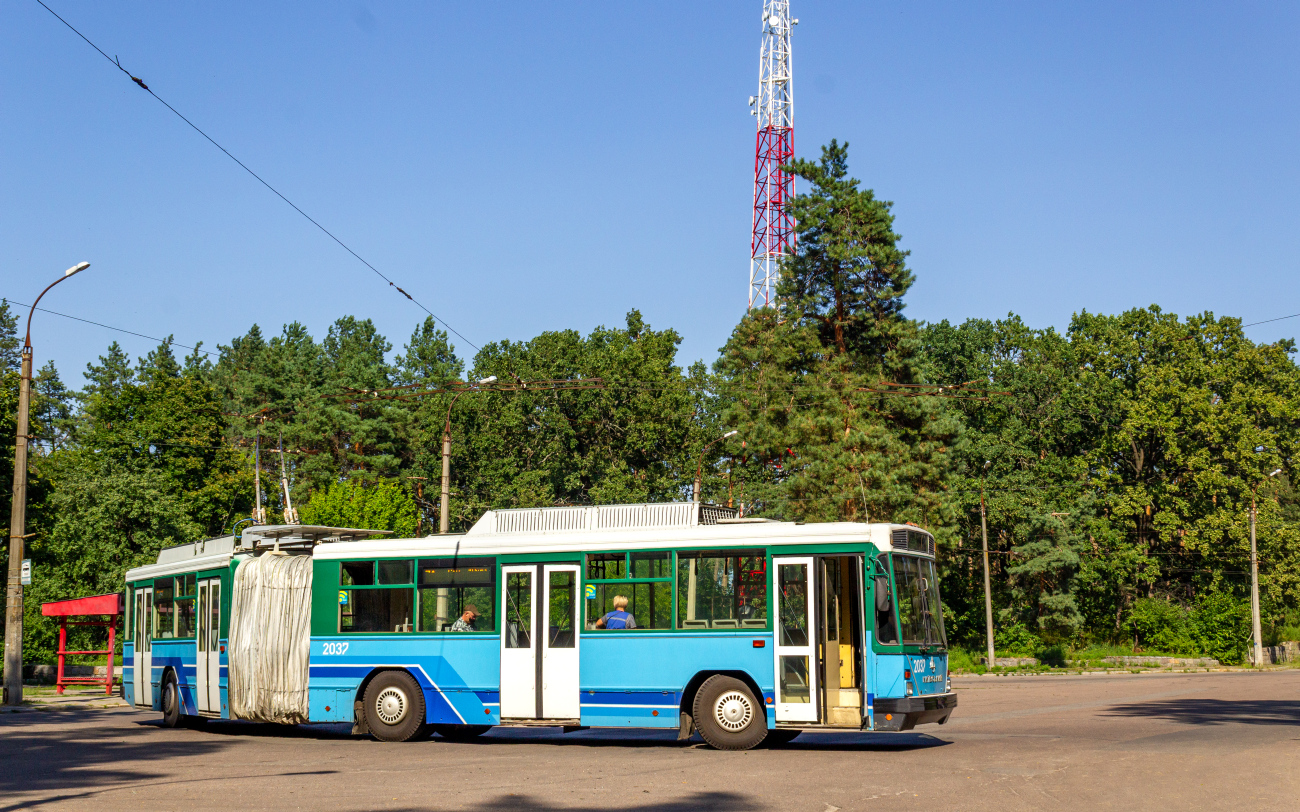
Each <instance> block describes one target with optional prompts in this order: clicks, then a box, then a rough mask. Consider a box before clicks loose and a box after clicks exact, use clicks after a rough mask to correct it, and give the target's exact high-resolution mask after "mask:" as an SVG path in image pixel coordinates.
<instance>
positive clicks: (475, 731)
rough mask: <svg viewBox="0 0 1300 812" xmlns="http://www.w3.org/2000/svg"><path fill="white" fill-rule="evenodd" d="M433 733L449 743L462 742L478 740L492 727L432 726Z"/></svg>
mask: <svg viewBox="0 0 1300 812" xmlns="http://www.w3.org/2000/svg"><path fill="white" fill-rule="evenodd" d="M430 727H432V728H433V732H434V733H437V734H438V735H439V736H441V737H443V738H444V739H448V740H449V741H454V742H460V741H468V740H469V739H473V738H477V737H479V736H482V735H483V734H484V733H487V732H488V731H489V730H491V729H492V725H430Z"/></svg>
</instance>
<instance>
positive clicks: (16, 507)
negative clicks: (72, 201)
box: [4, 262, 90, 705]
mask: <svg viewBox="0 0 1300 812" xmlns="http://www.w3.org/2000/svg"><path fill="white" fill-rule="evenodd" d="M89 267H90V263H89V262H78V263H77V264H76V265H73V266H72V267H71V268H69V269H68V270H66V271H64V272H63V276H61V277H59V278H58V279H56V280H54V281H53V282H51V283H50V284H49V285H48V286H47V287H46V288H45V290H43V291H41V295H40V296H37V297H36V301H34V302H32V309H31V310H30V311H28V313H27V336H26V338H24V339H23V354H22V359H23V360H22V373H21V377H20V378H19V383H18V431H17V436H16V437H15V438H14V490H13V502H12V504H11V505H10V507H9V583H8V589H7V590H6V591H5V659H4V663H5V687H4V703H5V704H6V705H21V704H22V703H23V580H22V575H23V546H24V544H23V542H24V541H26V538H27V536H26V535H25V534H26V532H27V444H28V440H29V439H30V438H29V437H28V432H29V431H30V429H29V426H28V416H29V412H30V409H31V399H32V314H33V313H35V312H36V305H38V304H40V301H41V298H42V297H44V296H45V294H47V293H49V292H50V288H52V287H54V286H55V285H57V284H59V283H60V282H62V281H63V280H64V279H67V278H68V277H69V276H72V275H73V274H77V273H81V272H82V271H84V270H86V269H87V268H89Z"/></svg>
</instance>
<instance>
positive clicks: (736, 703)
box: [693, 674, 767, 750]
mask: <svg viewBox="0 0 1300 812" xmlns="http://www.w3.org/2000/svg"><path fill="white" fill-rule="evenodd" d="M693 710H694V714H693V715H694V718H695V727H696V728H697V729H698V730H699V731H700V735H701V736H703V737H704V740H705V741H706V742H708V743H709V744H711V745H713V747H715V748H717V749H718V750H749V749H750V748H752V747H757V746H758V745H759V744H760V743H762V741H763V739H764V738H766V737H767V717H766V716H765V715H764V712H763V705H762V704H761V703H760V702H759V701H758V700H756V699H755V698H754V694H753V693H752V692H751V691H750V690H749V686H747V685H745V683H743V682H741V681H740V680H738V679H735V678H734V677H727V676H723V675H722V674H714V675H713V676H711V677H709V678H708V679H707V680H705V681H704V684H703V685H701V686H700V690H699V691H698V692H697V693H696V694H695V704H694V706H693Z"/></svg>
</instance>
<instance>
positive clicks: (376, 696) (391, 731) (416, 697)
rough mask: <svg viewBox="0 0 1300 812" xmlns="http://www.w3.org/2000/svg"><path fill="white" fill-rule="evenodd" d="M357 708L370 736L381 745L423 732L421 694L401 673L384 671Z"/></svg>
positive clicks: (418, 735)
mask: <svg viewBox="0 0 1300 812" xmlns="http://www.w3.org/2000/svg"><path fill="white" fill-rule="evenodd" d="M361 708H362V710H363V712H364V713H365V714H366V726H367V727H369V728H370V735H372V736H374V737H375V738H376V739H379V740H380V741H381V742H407V741H410V740H412V739H417V738H420V736H421V734H424V733H426V732H427V728H425V726H424V692H423V691H421V690H420V686H419V685H417V684H416V682H415V680H414V679H412V678H411V675H410V674H408V673H406V672H405V671H384V672H381V673H380V674H378V675H377V676H376V677H375V678H374V679H372V680H371V681H370V684H369V685H367V686H366V695H365V699H364V700H362V704H361Z"/></svg>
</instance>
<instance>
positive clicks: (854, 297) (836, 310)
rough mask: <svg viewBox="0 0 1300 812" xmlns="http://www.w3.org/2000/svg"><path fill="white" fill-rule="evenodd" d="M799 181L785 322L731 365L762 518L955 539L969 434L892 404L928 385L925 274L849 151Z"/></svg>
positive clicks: (745, 339) (946, 420)
mask: <svg viewBox="0 0 1300 812" xmlns="http://www.w3.org/2000/svg"><path fill="white" fill-rule="evenodd" d="M787 169H788V171H790V172H793V173H794V174H796V175H798V176H799V177H801V178H803V179H804V180H806V181H808V182H809V183H810V184H811V190H810V191H807V192H804V193H802V194H800V195H799V196H798V197H797V198H796V199H795V200H794V202H793V203H792V211H793V213H794V215H795V217H796V220H797V223H798V226H797V237H798V240H797V246H798V248H797V250H796V252H795V253H794V254H793V255H791V256H790V257H788V258H787V259H786V260H785V261H783V263H782V270H781V281H780V284H779V286H778V298H779V305H778V308H777V309H776V310H755V311H752V312H751V313H749V314H748V315H746V317H745V318H744V319H743V320H742V321H741V323H740V325H739V326H738V327H737V328H736V331H735V332H734V333H733V335H732V337H731V339H730V340H729V341H728V343H727V345H726V347H724V348H723V356H722V358H721V359H720V360H719V363H718V370H719V372H720V373H721V374H722V376H723V377H724V378H725V379H726V380H727V382H728V387H729V392H730V395H731V397H732V400H733V406H732V407H731V408H730V409H729V410H728V412H727V414H726V416H725V419H726V421H727V422H728V424H730V425H732V426H734V427H736V428H737V429H739V431H740V438H738V439H743V440H744V442H745V450H746V457H745V458H746V460H747V461H748V462H749V463H750V465H751V466H757V470H754V469H753V468H751V471H750V472H749V474H748V476H749V478H750V479H751V480H753V481H754V482H755V485H754V490H755V491H756V492H757V493H759V494H762V498H763V500H764V501H763V502H761V503H760V507H761V508H766V509H768V510H770V511H771V512H774V513H778V514H782V515H785V516H787V517H789V518H799V519H805V520H814V521H832V520H853V521H896V522H902V521H915V522H918V523H921V524H923V525H927V526H930V527H932V528H934V529H937V530H940V531H943V530H944V528H945V526H946V525H947V523H948V522H949V521H950V520H951V505H950V504H949V502H948V500H946V499H945V497H944V494H943V493H942V489H943V483H944V478H945V476H946V473H947V471H948V468H949V459H950V453H949V452H950V451H951V447H952V445H953V444H954V443H955V442H957V441H958V439H959V436H960V423H959V421H958V420H957V419H956V418H955V416H954V415H953V414H952V413H951V412H950V411H949V410H948V409H946V408H945V406H944V404H943V402H942V401H939V400H936V399H934V398H929V397H925V396H908V397H899V396H897V394H895V395H883V394H880V392H881V390H886V389H889V390H897V389H899V388H900V386H899V385H904V386H906V385H915V384H923V383H925V382H926V381H925V379H924V374H923V369H922V358H921V355H920V349H921V346H920V342H919V337H918V331H917V326H916V325H915V323H913V322H911V321H909V320H908V319H906V318H905V317H904V316H903V315H902V309H903V302H902V298H903V296H904V294H906V292H907V290H908V288H909V287H910V286H911V284H912V281H913V276H912V273H911V271H910V270H908V268H907V265H906V257H907V252H905V251H903V250H902V249H900V248H899V247H898V240H899V237H898V235H897V234H896V233H894V231H893V214H892V213H891V211H890V207H891V204H890V203H888V202H885V201H881V200H878V199H876V197H875V195H874V194H873V193H872V192H871V190H863V189H860V188H859V185H860V182H859V181H858V180H857V179H855V178H851V177H849V176H848V145H847V144H846V145H840V144H839V143H838V142H836V141H832V142H831V143H830V144H829V145H828V146H826V147H824V148H823V149H822V157H821V160H820V161H819V162H816V163H814V162H811V161H807V160H797V161H794V162H792V163H791V164H790V165H789V166H788V167H787Z"/></svg>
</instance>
